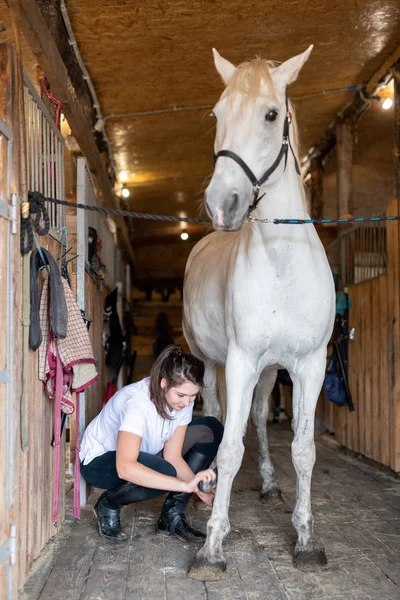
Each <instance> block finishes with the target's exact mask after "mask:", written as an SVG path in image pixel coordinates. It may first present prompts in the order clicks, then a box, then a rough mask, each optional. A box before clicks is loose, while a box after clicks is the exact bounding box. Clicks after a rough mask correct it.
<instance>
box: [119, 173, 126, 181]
mask: <svg viewBox="0 0 400 600" xmlns="http://www.w3.org/2000/svg"><path fill="white" fill-rule="evenodd" d="M127 179H128V172H127V171H121V172H120V174H119V180H120V181H126V180H127Z"/></svg>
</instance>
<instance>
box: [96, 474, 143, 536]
mask: <svg viewBox="0 0 400 600" xmlns="http://www.w3.org/2000/svg"><path fill="white" fill-rule="evenodd" d="M143 500H146V494H145V491H144V488H142V487H140V486H137V485H135V484H133V483H129V482H128V481H127V482H125V483H122V484H121V485H119V486H118V487H116V488H114V489H112V490H107V491H106V492H104V493H103V494H102V495H101V496H100V498H99V499H98V500H97V502H96V504H95V506H94V512H95V514H96V517H97V522H98V525H99V534H100V535H101V537H103V538H106V539H108V540H112V541H114V542H126V541H127V539H128V536H127V535H126V533H124V532H123V531H121V521H120V512H121V508H122V506H125V505H126V504H133V503H134V502H142V501H143Z"/></svg>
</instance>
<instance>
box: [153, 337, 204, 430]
mask: <svg viewBox="0 0 400 600" xmlns="http://www.w3.org/2000/svg"><path fill="white" fill-rule="evenodd" d="M203 378H204V363H203V361H202V360H199V359H198V358H196V357H195V356H193V355H192V354H187V353H186V352H183V350H182V348H181V346H173V345H171V346H167V348H165V350H163V351H162V352H161V354H160V355H159V356H158V358H157V360H156V361H155V363H154V365H153V368H152V369H151V373H150V398H151V400H152V402H153V403H154V405H155V407H156V410H157V412H158V414H159V415H160V416H161V417H163V419H171V417H170V415H169V414H168V413H167V410H166V400H165V393H166V392H167V391H168V390H170V389H171V388H172V387H175V386H178V385H182V384H183V383H186V382H189V383H193V384H194V385H198V386H199V387H200V388H202V387H203V385H204V382H203ZM162 379H165V380H166V382H167V385H166V387H165V388H164V389H163V388H162V387H161V381H162Z"/></svg>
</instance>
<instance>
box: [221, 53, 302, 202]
mask: <svg viewBox="0 0 400 600" xmlns="http://www.w3.org/2000/svg"><path fill="white" fill-rule="evenodd" d="M277 66H279V63H277V62H274V61H271V60H266V59H263V58H260V57H259V56H256V58H254V59H253V60H251V61H248V62H244V63H242V64H240V65H239V66H238V67H237V68H236V71H235V72H234V74H233V75H232V77H231V78H230V79H229V81H228V82H227V85H226V94H227V96H228V98H229V96H231V97H232V99H233V96H234V94H235V93H237V92H239V93H240V94H241V95H242V108H245V107H246V105H247V104H249V102H250V101H251V99H254V98H257V97H258V98H259V97H265V98H267V97H268V98H271V99H276V98H277V96H276V91H275V86H274V82H273V79H272V75H271V71H270V69H271V68H272V69H273V68H276V67H277ZM289 110H290V112H291V115H292V126H291V130H292V131H291V133H292V135H291V145H292V148H293V153H294V155H295V157H296V159H297V161H298V163H299V164H300V160H299V152H300V144H299V135H298V126H297V119H296V114H295V109H294V105H293V103H292V102H291V101H290V100H289ZM302 196H303V202H304V203H305V206H306V207H307V198H306V192H305V189H304V186H302Z"/></svg>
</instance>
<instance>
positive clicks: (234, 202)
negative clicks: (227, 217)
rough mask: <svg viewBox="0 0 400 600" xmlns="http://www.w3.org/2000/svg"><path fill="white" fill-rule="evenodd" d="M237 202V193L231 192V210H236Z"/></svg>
mask: <svg viewBox="0 0 400 600" xmlns="http://www.w3.org/2000/svg"><path fill="white" fill-rule="evenodd" d="M238 203H239V194H232V210H236V209H237V206H238Z"/></svg>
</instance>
